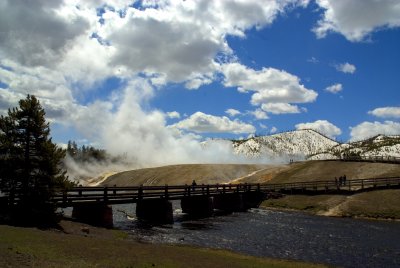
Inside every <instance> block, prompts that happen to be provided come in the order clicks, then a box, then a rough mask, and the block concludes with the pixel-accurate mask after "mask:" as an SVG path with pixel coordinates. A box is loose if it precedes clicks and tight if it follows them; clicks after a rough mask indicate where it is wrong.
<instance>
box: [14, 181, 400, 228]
mask: <svg viewBox="0 0 400 268" xmlns="http://www.w3.org/2000/svg"><path fill="white" fill-rule="evenodd" d="M384 188H400V177H389V178H371V179H355V180H347V181H345V182H343V181H342V182H339V181H338V182H336V181H335V180H330V181H308V182H294V183H279V184H271V183H263V184H260V183H259V184H252V183H250V184H211V185H195V186H192V185H165V186H132V187H74V188H72V189H70V190H66V191H63V192H57V193H56V194H55V195H54V196H53V197H52V201H54V202H55V203H56V204H57V206H58V207H73V213H72V216H73V217H75V218H77V219H78V220H82V221H85V222H89V223H92V224H101V225H105V226H112V207H111V206H110V205H113V204H128V203H136V204H137V205H136V215H137V217H138V218H142V219H146V220H149V221H153V222H161V223H171V222H173V211H172V203H171V202H170V201H171V200H180V201H181V207H182V211H183V212H184V213H187V214H189V215H193V216H209V215H212V213H213V211H214V209H218V210H223V211H245V210H247V209H249V208H254V207H258V206H259V205H260V203H261V202H262V201H263V200H265V199H268V198H276V197H279V196H282V194H314V195H315V194H337V193H341V194H353V193H356V192H359V191H370V190H377V189H384ZM9 197H10V196H8V199H9V200H8V203H12V204H14V203H17V202H18V197H16V198H15V199H14V200H10V198H9Z"/></svg>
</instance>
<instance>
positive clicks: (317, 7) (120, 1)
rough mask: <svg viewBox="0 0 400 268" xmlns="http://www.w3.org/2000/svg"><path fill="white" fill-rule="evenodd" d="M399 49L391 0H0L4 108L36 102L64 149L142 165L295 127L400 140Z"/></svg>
mask: <svg viewBox="0 0 400 268" xmlns="http://www.w3.org/2000/svg"><path fill="white" fill-rule="evenodd" d="M399 48H400V2H399V1H397V0H380V1H379V0H340V1H339V0H315V1H308V0H268V1H260V0H254V1H253V0H235V1H228V0H226V1H205V0H199V1H190V0H186V1H178V0H176V1H152V0H148V1H124V0H109V1H107V0H85V1H78V0H65V1H61V0H52V1H47V0H31V1H23V0H0V113H1V114H5V113H6V110H7V108H9V107H13V106H16V105H17V102H18V100H19V99H21V98H24V97H25V96H26V94H34V95H36V96H37V97H39V99H40V101H41V103H42V105H43V106H44V107H45V110H46V112H47V118H48V119H49V121H50V122H51V129H52V136H53V139H54V140H55V141H56V142H58V143H66V142H67V141H68V140H76V141H78V142H80V143H81V144H83V143H87V144H93V145H97V146H99V147H103V148H108V149H109V148H112V149H113V150H114V151H116V152H119V153H120V152H126V151H138V150H139V151H140V152H141V153H143V154H146V152H148V155H144V156H141V157H143V158H144V160H146V159H147V158H148V159H150V158H153V157H154V151H163V152H168V153H171V154H173V153H176V154H180V155H182V157H183V158H185V157H187V155H189V153H188V151H190V150H186V149H182V148H179V147H182V144H185V146H189V147H190V146H192V147H195V146H196V145H194V144H195V143H196V142H197V141H199V140H204V139H206V138H218V137H222V138H241V137H248V136H249V135H252V134H261V135H266V134H271V133H276V132H282V131H288V130H294V129H301V128H314V129H317V130H319V131H320V132H322V133H325V134H326V135H328V136H330V137H333V138H335V139H337V140H339V141H344V142H345V141H348V140H359V139H363V138H366V137H370V136H372V135H376V134H378V133H385V134H400V49H399ZM149 146H150V147H151V148H152V149H153V150H147V148H149ZM178 148H179V149H178ZM181 150H186V151H185V152H181Z"/></svg>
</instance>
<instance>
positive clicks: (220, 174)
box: [102, 164, 274, 186]
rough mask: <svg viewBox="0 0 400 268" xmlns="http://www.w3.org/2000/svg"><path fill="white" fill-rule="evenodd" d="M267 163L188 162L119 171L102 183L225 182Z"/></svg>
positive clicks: (126, 184)
mask: <svg viewBox="0 0 400 268" xmlns="http://www.w3.org/2000/svg"><path fill="white" fill-rule="evenodd" d="M272 167H274V166H269V165H244V164H243V165H242V164H238V165H234V164H221V165H217V164H188V165H171V166H163V167H156V168H144V169H136V170H130V171H125V172H121V173H118V174H115V175H112V176H110V177H108V178H107V179H106V180H105V181H104V182H103V183H102V185H105V186H112V185H118V186H131V185H141V184H142V185H165V184H170V185H174V184H175V185H176V184H191V183H192V181H193V180H196V182H197V184H202V183H204V184H216V183H227V182H229V181H230V180H232V179H236V178H240V177H243V176H246V175H248V174H251V173H253V172H255V171H257V170H260V169H265V168H267V169H268V168H272Z"/></svg>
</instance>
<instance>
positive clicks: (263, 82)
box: [222, 63, 318, 105]
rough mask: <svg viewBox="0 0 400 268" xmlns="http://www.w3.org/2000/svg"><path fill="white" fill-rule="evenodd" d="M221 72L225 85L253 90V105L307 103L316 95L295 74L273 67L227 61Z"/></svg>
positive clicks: (244, 90)
mask: <svg viewBox="0 0 400 268" xmlns="http://www.w3.org/2000/svg"><path fill="white" fill-rule="evenodd" d="M222 73H223V74H224V76H225V79H224V85H225V86H227V87H238V89H239V91H241V92H250V91H254V92H255V93H254V94H253V95H252V97H251V103H252V104H253V105H262V104H266V103H307V102H313V101H315V99H316V98H317V96H318V94H317V93H316V92H315V91H314V90H311V89H307V88H305V87H304V86H303V85H302V84H300V79H299V78H298V77H297V76H295V75H292V74H289V73H287V72H285V71H279V70H277V69H274V68H263V69H261V70H260V71H256V70H253V69H251V68H248V67H246V66H244V65H242V64H240V63H229V64H224V65H223V66H222Z"/></svg>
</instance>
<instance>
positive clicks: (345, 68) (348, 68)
mask: <svg viewBox="0 0 400 268" xmlns="http://www.w3.org/2000/svg"><path fill="white" fill-rule="evenodd" d="M335 67H336V70H338V71H339V72H342V73H347V74H353V73H354V72H355V71H356V66H354V65H353V64H350V63H348V62H346V63H341V64H338V65H336V66H335Z"/></svg>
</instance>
